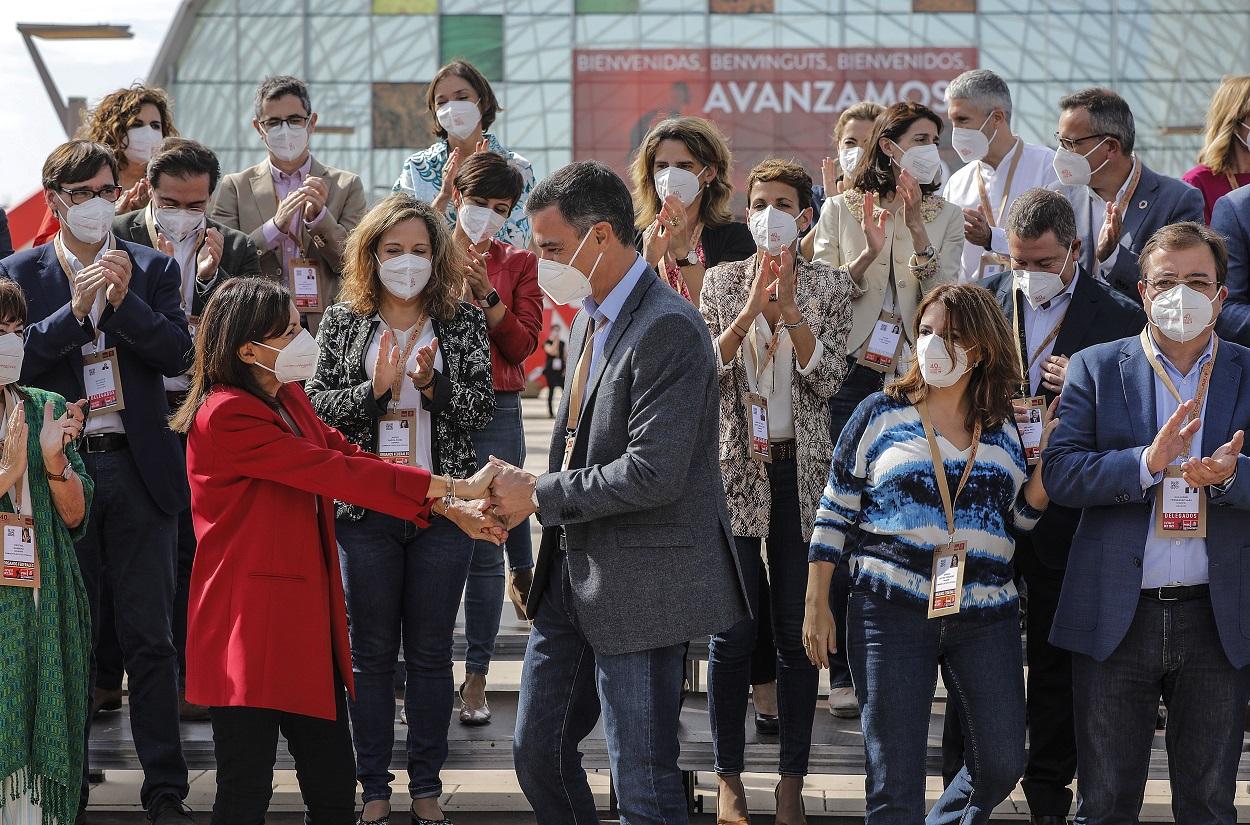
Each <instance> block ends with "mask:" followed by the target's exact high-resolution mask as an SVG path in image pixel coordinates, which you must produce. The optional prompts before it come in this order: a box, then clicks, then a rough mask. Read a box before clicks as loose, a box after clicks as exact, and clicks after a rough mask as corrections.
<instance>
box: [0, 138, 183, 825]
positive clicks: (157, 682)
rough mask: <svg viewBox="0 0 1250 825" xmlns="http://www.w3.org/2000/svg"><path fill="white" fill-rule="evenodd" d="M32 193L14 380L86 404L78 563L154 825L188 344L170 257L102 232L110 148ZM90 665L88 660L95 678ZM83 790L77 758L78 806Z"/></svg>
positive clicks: (172, 771)
mask: <svg viewBox="0 0 1250 825" xmlns="http://www.w3.org/2000/svg"><path fill="white" fill-rule="evenodd" d="M43 189H44V199H45V201H46V202H47V204H48V208H49V209H50V210H51V211H52V212H53V214H55V215H56V217H57V220H59V221H60V226H61V229H60V231H59V232H58V233H57V234H56V236H55V237H54V238H53V239H52V241H50V242H49V243H46V244H43V245H42V246H37V247H35V248H34V249H29V250H26V251H24V252H19V253H18V254H16V255H14V256H12V257H10V258H8V259H7V260H5V261H3V262H0V277H8V278H12V279H13V280H14V281H16V282H17V283H18V284H20V285H21V287H22V290H23V291H24V292H25V293H26V300H27V303H28V306H29V308H30V315H29V318H28V320H27V323H26V348H25V358H24V360H23V362H22V374H21V379H20V380H21V382H22V383H23V384H29V385H30V386H33V387H39V388H40V389H45V390H50V391H52V392H56V393H59V394H60V395H62V396H64V397H65V398H67V399H70V400H75V399H80V398H83V399H87V400H88V403H89V412H88V415H87V420H86V426H85V428H84V430H83V444H82V446H80V448H79V452H80V453H81V454H82V457H83V460H84V462H85V463H86V466H87V472H88V473H89V474H90V475H91V477H92V478H93V479H94V480H95V484H96V487H95V497H94V500H93V501H92V503H91V512H90V514H89V516H88V527H87V532H86V535H85V536H84V537H83V538H82V539H80V540H79V541H78V543H77V548H76V549H77V551H78V563H79V567H80V569H81V570H82V577H83V584H84V585H85V586H86V589H87V597H88V600H89V601H90V604H91V614H92V619H93V625H94V624H95V623H96V622H95V620H96V618H97V617H98V616H99V608H100V604H99V602H100V589H101V583H102V579H103V578H104V577H105V576H107V577H108V584H109V586H110V588H111V589H112V593H113V599H114V612H115V615H116V617H117V632H118V641H119V642H120V643H121V648H122V659H123V661H124V663H125V666H126V671H127V672H128V673H129V674H130V729H131V731H132V733H133V735H134V741H135V750H136V751H137V752H138V756H139V762H140V764H141V765H142V766H143V772H144V780H143V786H142V788H141V790H140V801H141V802H142V803H143V806H144V808H146V809H147V812H148V817H149V819H150V820H151V821H152V822H153V823H155V824H156V825H189V823H191V822H192V819H191V817H190V815H189V814H188V813H187V811H186V809H185V807H184V806H183V803H182V800H183V799H185V798H186V795H187V788H188V786H187V765H186V762H185V761H184V759H183V755H182V744H181V742H180V740H179V735H178V655H177V652H176V651H175V649H174V643H173V633H172V622H173V614H174V579H175V574H174V570H175V562H174V560H175V554H176V553H175V542H176V538H177V527H178V513H180V512H182V511H183V510H185V509H187V507H188V505H189V504H190V495H189V491H188V488H187V471H186V462H185V461H184V460H183V455H182V449H181V447H179V445H178V439H177V437H176V436H175V435H174V434H173V432H171V431H170V429H169V427H168V425H167V423H166V420H167V419H168V417H169V404H168V402H167V400H166V396H165V386H164V383H163V378H165V377H167V376H174V375H180V374H181V373H182V372H183V370H185V369H186V366H187V358H188V354H189V352H190V351H191V336H190V334H189V333H188V331H187V319H186V315H185V314H184V313H183V310H182V302H181V300H180V295H179V292H180V283H181V279H180V278H179V275H178V265H177V263H175V262H174V260H173V259H171V258H170V257H168V256H167V255H164V254H162V253H160V252H157V251H155V250H152V249H148V248H147V247H145V246H140V245H138V244H134V243H130V242H129V241H125V240H122V239H120V238H117V237H115V236H114V235H113V233H112V232H111V231H110V230H111V229H112V225H113V218H114V211H115V208H116V206H115V204H116V202H117V199H118V197H119V196H120V195H121V187H119V186H118V185H117V161H116V160H115V158H114V155H113V152H112V150H110V149H109V148H108V147H106V146H102V145H101V144H99V143H92V142H90V141H85V140H74V141H70V142H69V143H65V144H62V145H61V146H59V147H57V148H56V149H55V150H54V151H53V152H52V154H51V155H49V156H48V159H47V160H46V161H45V162H44V165H43ZM59 481H60V479H58V478H53V479H52V483H54V484H56V483H58V482H59ZM93 659H94V657H93ZM94 670H95V667H94V661H93V663H92V671H93V674H92V681H93V682H94ZM87 737H88V738H89V737H90V720H88V723H87ZM88 791H89V786H88V783H87V771H86V760H84V773H83V785H82V807H83V808H85V807H86V804H87V796H88Z"/></svg>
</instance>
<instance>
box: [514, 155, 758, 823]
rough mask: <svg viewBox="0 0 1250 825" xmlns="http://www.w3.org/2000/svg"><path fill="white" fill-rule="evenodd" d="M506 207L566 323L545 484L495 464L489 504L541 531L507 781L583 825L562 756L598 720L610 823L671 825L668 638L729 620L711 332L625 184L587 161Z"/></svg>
mask: <svg viewBox="0 0 1250 825" xmlns="http://www.w3.org/2000/svg"><path fill="white" fill-rule="evenodd" d="M526 211H527V212H528V214H529V216H530V221H531V226H532V227H533V230H534V240H535V241H536V242H537V244H538V248H539V249H540V250H541V252H542V259H541V260H540V261H539V268H538V283H539V286H541V287H542V288H543V289H544V291H546V292H547V295H548V297H550V298H551V299H552V300H553V301H555V302H556V303H562V304H568V303H572V302H574V301H577V302H579V303H580V304H581V307H582V311H581V312H580V313H579V314H578V316H577V319H576V321H575V322H574V325H573V335H572V341H571V348H570V352H575V353H579V359H578V361H577V362H576V366H575V368H574V369H572V370H569V371H568V375H569V376H571V377H570V378H569V379H567V380H568V385H567V386H566V388H565V393H564V395H563V397H562V400H561V402H560V412H559V414H558V415H557V417H556V428H555V433H554V435H553V437H552V444H551V460H550V464H549V467H550V472H548V473H547V474H545V475H543V476H541V477H539V478H535V477H534V476H532V475H530V474H529V473H526V472H524V471H522V470H519V469H517V468H515V467H509V466H508V465H504V468H503V469H502V470H501V471H500V475H499V477H498V478H497V479H496V484H495V486H494V491H493V492H494V497H493V499H492V500H493V502H494V506H495V508H496V512H497V514H498V515H500V516H501V517H502V518H504V519H505V520H506V521H507V522H508V523H509V524H515V523H518V522H519V521H520V520H521V519H522V518H524V517H526V516H528V515H530V514H531V513H536V514H537V516H538V520H539V522H541V523H542V525H543V541H542V545H541V547H540V550H539V556H538V564H537V568H536V569H535V571H534V584H533V587H532V589H531V590H530V594H529V599H528V602H527V604H526V611H527V613H528V614H529V616H530V617H531V618H532V619H533V621H534V627H533V631H532V632H531V635H530V642H529V649H528V650H527V651H526V654H525V668H524V673H523V675H522V677H521V701H520V707H519V709H518V712H517V729H516V737H515V739H514V741H513V753H514V759H515V762H516V769H517V777H518V779H520V782H521V788H522V790H524V791H525V795H526V797H527V798H528V799H529V801H530V804H531V805H533V807H534V812H535V814H536V816H537V818H538V821H539V822H543V823H555V822H560V823H566V822H567V823H572V822H597V821H598V817H597V815H596V812H595V802H594V798H593V797H592V796H591V793H590V786H589V785H588V784H587V782H586V774H585V772H584V771H583V769H582V766H581V758H580V754H579V753H578V744H579V743H580V742H581V740H582V739H583V738H585V737H586V736H587V735H588V734H589V733H590V732H591V730H592V729H593V728H594V727H595V724H596V722H597V721H598V719H599V716H600V712H601V711H602V715H603V721H604V730H605V732H606V735H607V740H608V757H609V760H610V762H611V766H612V776H613V777H614V779H615V787H616V793H617V798H618V799H619V800H620V809H621V821H622V822H638V823H642V822H647V823H660V822H663V823H666V825H681V823H684V822H686V820H687V813H686V800H685V795H684V793H683V792H682V786H681V773H680V771H679V769H678V767H677V756H678V740H677V731H678V727H679V724H680V722H679V717H680V712H681V698H680V697H681V686H682V675H683V671H684V667H683V661H684V657H685V648H686V643H687V642H688V641H689V640H691V639H693V638H696V637H700V636H706V635H708V634H710V633H716V632H718V631H720V630H724V629H726V628H728V627H730V626H732V625H733V624H735V623H736V622H737V621H738V620H740V619H742V618H745V617H746V616H747V615H748V610H747V599H746V592H745V590H744V589H743V585H742V574H741V571H740V570H739V568H738V562H737V558H736V556H735V553H734V550H733V547H734V545H733V538H732V533H731V528H730V526H729V510H728V506H727V504H726V501H725V490H724V487H723V485H722V482H721V474H720V464H719V431H720V413H719V407H718V405H719V403H720V401H719V398H720V393H719V391H718V390H717V381H718V378H717V368H716V360H715V356H714V355H713V352H712V343H711V337H710V336H709V335H708V331H707V325H706V323H705V322H704V321H703V318H702V317H701V316H700V315H699V313H698V310H696V309H695V308H694V307H693V306H692V305H691V304H690V303H689V302H688V301H684V300H682V299H681V298H680V297H679V296H678V295H677V293H675V292H674V291H673V290H672V289H670V288H669V287H668V286H667V285H666V284H665V283H664V282H663V281H661V280H660V279H659V277H658V276H657V275H656V273H655V272H654V270H652V269H651V268H650V267H648V266H647V265H646V262H645V261H644V260H643V259H642V258H641V257H640V256H639V255H638V253H637V252H636V251H635V250H634V227H633V205H632V201H631V199H630V194H629V189H628V188H627V187H626V186H625V184H624V182H623V181H621V179H620V178H618V177H617V176H616V175H615V174H614V173H613V172H612V171H611V170H610V169H608V168H607V167H606V166H604V165H603V164H601V163H597V162H594V161H583V162H580V163H574V164H570V165H569V166H566V167H564V168H563V169H561V170H559V171H557V172H556V173H555V174H553V175H551V176H550V177H548V178H547V179H546V180H544V181H542V182H541V183H540V184H539V185H538V186H537V187H536V188H535V189H534V191H533V192H532V193H531V194H530V196H529V201H528V203H527V204H526ZM569 287H571V288H569ZM583 298H584V300H582V299H583ZM592 324H593V325H594V329H595V331H594V332H592V331H591V326H592ZM673 353H681V354H682V357H680V358H674V357H673ZM583 401H584V403H582V402H583ZM700 404H701V405H702V406H699V405H700ZM566 433H567V434H569V437H568V438H567V439H566ZM566 445H567V446H566ZM566 449H567V452H566Z"/></svg>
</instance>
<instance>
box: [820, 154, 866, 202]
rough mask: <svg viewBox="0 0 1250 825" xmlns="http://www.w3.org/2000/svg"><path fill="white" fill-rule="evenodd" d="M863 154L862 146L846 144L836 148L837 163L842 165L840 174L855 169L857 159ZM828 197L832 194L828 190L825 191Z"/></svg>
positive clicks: (848, 172)
mask: <svg viewBox="0 0 1250 825" xmlns="http://www.w3.org/2000/svg"><path fill="white" fill-rule="evenodd" d="M863 156H864V150H863V147H860V146H847V147H846V148H844V149H839V150H838V163H839V164H841V166H842V174H843V175H849V174H851V172H854V171H855V166H856V165H857V164H858V163H859V159H860V158H861V157H863ZM825 194H826V195H829V197H833V195H832V194H831V193H829V192H826V193H825Z"/></svg>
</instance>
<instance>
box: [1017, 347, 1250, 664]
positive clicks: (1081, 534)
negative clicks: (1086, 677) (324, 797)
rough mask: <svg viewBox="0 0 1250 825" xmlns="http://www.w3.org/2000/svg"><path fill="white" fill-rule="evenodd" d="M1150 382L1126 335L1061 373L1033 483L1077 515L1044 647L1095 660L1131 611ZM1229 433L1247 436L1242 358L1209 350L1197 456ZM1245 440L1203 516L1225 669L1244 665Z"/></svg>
mask: <svg viewBox="0 0 1250 825" xmlns="http://www.w3.org/2000/svg"><path fill="white" fill-rule="evenodd" d="M1154 384H1155V381H1154V371H1153V370H1152V369H1151V367H1150V363H1149V362H1148V361H1147V360H1146V354H1145V353H1144V352H1143V351H1142V347H1141V342H1140V341H1139V340H1138V338H1137V337H1136V336H1134V337H1132V338H1125V339H1123V340H1120V341H1112V342H1110V343H1106V344H1099V345H1098V346H1095V347H1091V348H1090V349H1087V350H1084V351H1083V352H1079V353H1077V354H1076V356H1075V357H1073V359H1072V360H1071V362H1070V363H1069V364H1068V377H1067V381H1066V382H1065V384H1064V389H1063V399H1062V400H1061V401H1060V402H1059V419H1060V423H1059V427H1058V429H1056V430H1055V432H1054V433H1053V434H1052V436H1051V439H1050V444H1049V445H1048V446H1047V448H1046V454H1045V462H1044V465H1043V468H1042V480H1043V482H1044V483H1045V485H1046V491H1047V492H1048V493H1049V494H1050V498H1051V501H1052V502H1054V503H1056V504H1061V505H1063V506H1065V507H1083V508H1084V512H1083V513H1082V514H1081V522H1080V525H1079V526H1078V527H1077V529H1076V535H1075V536H1074V537H1073V538H1072V550H1071V553H1070V554H1069V556H1068V569H1067V573H1066V574H1065V576H1064V580H1063V592H1062V594H1061V595H1060V597H1059V608H1058V610H1057V612H1056V613H1055V624H1054V627H1053V628H1052V630H1051V634H1050V641H1051V644H1053V645H1055V646H1056V647H1061V648H1065V649H1067V650H1071V651H1074V652H1076V653H1083V654H1085V655H1087V656H1091V657H1093V658H1094V659H1097V660H1098V661H1104V660H1105V659H1106V658H1107V657H1108V656H1110V655H1111V654H1112V652H1114V651H1115V649H1116V647H1118V646H1119V644H1120V642H1121V641H1122V640H1123V639H1124V635H1125V634H1126V633H1127V632H1128V628H1129V624H1130V623H1131V622H1132V621H1133V615H1134V613H1136V611H1137V602H1138V599H1139V598H1140V591H1141V582H1142V557H1143V555H1144V548H1145V546H1146V537H1147V535H1148V534H1147V531H1148V530H1150V529H1152V528H1153V525H1152V524H1151V523H1150V502H1151V499H1150V496H1151V495H1153V488H1152V489H1151V490H1149V491H1147V492H1146V493H1145V494H1143V492H1142V489H1141V481H1140V461H1141V454H1142V451H1143V450H1145V449H1146V447H1147V446H1149V444H1150V442H1151V441H1153V440H1154V437H1155V434H1156V433H1157V432H1158V429H1159V428H1158V427H1157V426H1156V424H1155V387H1154ZM1237 430H1246V431H1250V349H1246V348H1245V347H1243V346H1240V345H1238V344H1234V343H1230V342H1228V341H1223V340H1221V341H1220V349H1219V353H1218V354H1217V355H1216V359H1215V367H1214V369H1213V372H1212V373H1211V385H1210V389H1209V390H1208V395H1207V402H1206V416H1205V418H1204V423H1203V432H1202V455H1204V456H1209V455H1211V453H1212V452H1214V451H1215V450H1216V449H1217V448H1219V446H1220V445H1222V444H1224V443H1225V442H1226V441H1228V440H1229V438H1231V437H1232V435H1233V433H1234V432H1236V431H1237ZM1248 449H1250V439H1247V441H1246V445H1245V446H1244V447H1243V448H1242V451H1243V455H1242V456H1241V457H1240V459H1239V460H1238V466H1237V480H1236V481H1235V482H1234V483H1233V485H1232V486H1231V487H1230V488H1229V490H1228V492H1227V493H1226V494H1225V495H1222V496H1213V497H1212V498H1211V500H1210V502H1209V506H1208V508H1207V559H1208V569H1209V572H1210V578H1211V607H1212V608H1213V610H1214V613H1215V623H1216V627H1217V628H1218V631H1219V636H1220V642H1221V643H1222V645H1223V648H1224V653H1225V654H1226V655H1227V656H1228V659H1229V661H1230V662H1232V664H1233V667H1238V668H1240V667H1244V666H1245V665H1246V664H1250V531H1248V530H1247V529H1246V527H1247V524H1250V512H1248V511H1250V457H1247V455H1245V451H1246V450H1248Z"/></svg>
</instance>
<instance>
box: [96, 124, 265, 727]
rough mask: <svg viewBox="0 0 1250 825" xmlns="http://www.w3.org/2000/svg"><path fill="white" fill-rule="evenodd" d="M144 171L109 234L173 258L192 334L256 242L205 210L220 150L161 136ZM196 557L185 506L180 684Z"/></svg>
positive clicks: (193, 715) (194, 711)
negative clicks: (136, 194) (137, 197)
mask: <svg viewBox="0 0 1250 825" xmlns="http://www.w3.org/2000/svg"><path fill="white" fill-rule="evenodd" d="M147 176H148V185H149V188H150V190H151V192H152V199H151V201H149V203H148V205H147V206H145V207H144V208H143V209H136V210H135V211H133V212H129V213H127V214H125V215H118V216H117V217H116V218H115V219H114V220H113V235H114V236H115V237H117V238H120V239H121V240H124V241H129V242H131V243H136V244H141V245H143V246H147V247H153V248H156V249H158V250H160V251H161V252H164V253H165V254H166V255H169V256H170V257H171V258H173V259H174V260H175V261H177V263H178V270H179V273H180V275H181V278H182V282H181V290H180V292H179V295H180V297H181V299H182V308H183V310H184V311H185V312H186V314H187V316H188V323H189V325H190V329H191V334H192V336H193V337H194V335H195V327H196V326H197V325H198V324H199V318H200V315H201V314H203V312H204V305H205V304H206V303H208V299H209V296H210V295H212V292H213V290H214V289H216V288H217V286H218V285H220V284H223V283H225V282H226V281H227V280H229V279H230V278H232V277H234V276H241V277H256V276H259V275H260V259H259V257H258V256H257V254H256V245H255V244H253V243H252V239H251V238H249V237H248V236H247V235H245V234H243V233H242V232H239V231H238V230H237V229H231V228H230V227H228V226H224V225H222V224H219V223H217V222H216V221H214V220H212V219H210V218H208V217H207V216H206V214H205V213H206V211H207V209H208V207H209V199H210V198H211V197H212V194H213V190H214V189H215V188H216V187H217V181H218V180H219V179H220V177H221V165H220V164H219V163H218V162H217V156H216V155H215V154H213V152H212V150H210V149H209V148H208V147H207V146H204V145H203V144H200V143H197V142H195V141H194V140H187V139H186V138H180V137H171V138H166V139H165V140H164V142H162V143H161V145H160V146H159V147H157V149H156V152H155V153H154V154H153V155H152V157H151V158H150V159H149V160H148V168H147ZM187 366H188V367H189V366H190V363H189V362H188V365H187ZM187 386H188V378H187V376H186V375H176V376H174V377H173V378H166V379H165V393H166V396H167V397H168V400H169V408H170V409H171V410H173V409H177V408H178V405H179V404H181V403H182V400H183V398H185V397H186V392H187ZM184 443H185V440H184ZM194 561H195V530H194V529H193V528H192V525H191V508H189V507H188V508H187V509H186V510H183V511H182V512H181V513H180V514H179V515H178V584H177V592H176V595H175V597H174V646H175V647H177V648H178V672H179V675H180V679H179V685H180V686H181V685H182V683H183V681H185V678H184V677H183V676H182V674H185V672H186V640H187V592H188V586H189V585H190V582H191V566H192V563H193V562H194ZM179 715H180V716H181V717H182V719H183V720H186V721H207V720H208V709H207V708H202V707H198V706H196V705H190V704H187V702H186V700H185V699H183V700H181V704H180V713H179Z"/></svg>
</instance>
